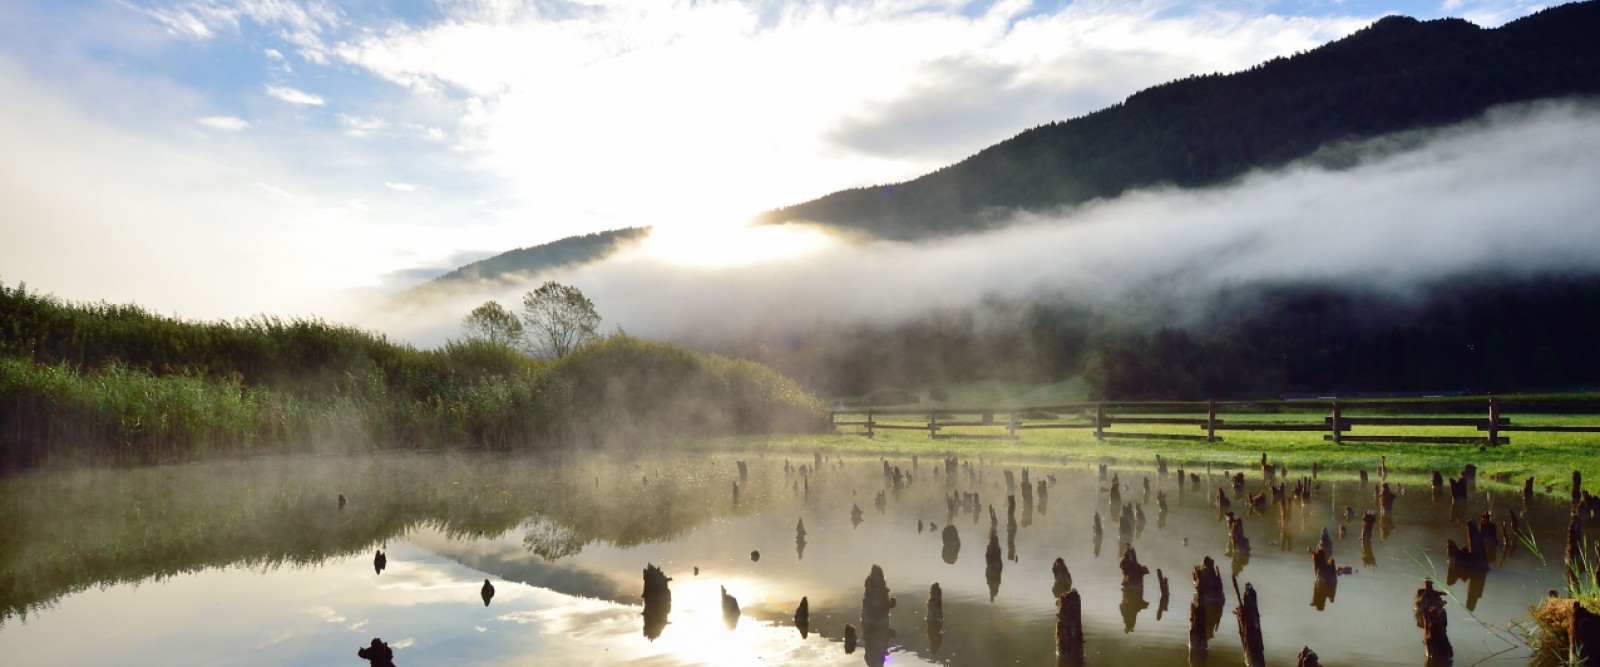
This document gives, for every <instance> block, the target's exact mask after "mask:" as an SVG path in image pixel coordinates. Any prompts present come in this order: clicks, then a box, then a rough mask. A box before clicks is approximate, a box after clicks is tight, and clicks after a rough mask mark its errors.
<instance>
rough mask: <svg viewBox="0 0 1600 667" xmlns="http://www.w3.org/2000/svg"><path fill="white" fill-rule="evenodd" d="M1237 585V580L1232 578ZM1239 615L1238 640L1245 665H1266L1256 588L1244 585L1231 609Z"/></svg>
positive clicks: (1253, 666) (1259, 666) (1264, 666)
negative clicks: (1242, 592)
mask: <svg viewBox="0 0 1600 667" xmlns="http://www.w3.org/2000/svg"><path fill="white" fill-rule="evenodd" d="M1234 582H1235V585H1237V583H1238V580H1237V579H1236V580H1234ZM1233 613H1234V615H1235V616H1238V617H1239V641H1240V642H1241V643H1243V644H1244V664H1245V667H1267V658H1266V648H1265V647H1264V646H1263V645H1262V640H1261V610H1260V608H1259V607H1257V605H1256V589H1255V586H1252V585H1250V584H1248V583H1247V584H1245V585H1244V596H1243V597H1241V598H1240V601H1239V607H1238V608H1237V609H1234V610H1233Z"/></svg>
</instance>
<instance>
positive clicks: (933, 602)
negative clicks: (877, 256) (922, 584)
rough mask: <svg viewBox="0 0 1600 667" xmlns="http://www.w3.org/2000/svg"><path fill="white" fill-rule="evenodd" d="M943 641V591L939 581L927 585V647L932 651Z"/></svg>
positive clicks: (936, 650) (937, 649) (935, 650)
mask: <svg viewBox="0 0 1600 667" xmlns="http://www.w3.org/2000/svg"><path fill="white" fill-rule="evenodd" d="M943 643H944V591H943V590H942V589H940V588H939V582H934V583H933V585H932V586H929V587H928V647H929V648H931V649H933V652H934V653H938V652H939V646H940V645H942V644H943Z"/></svg>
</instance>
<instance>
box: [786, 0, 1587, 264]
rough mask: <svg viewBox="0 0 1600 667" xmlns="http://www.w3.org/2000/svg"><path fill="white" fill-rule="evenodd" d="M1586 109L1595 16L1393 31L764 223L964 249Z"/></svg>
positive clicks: (1413, 25)
mask: <svg viewBox="0 0 1600 667" xmlns="http://www.w3.org/2000/svg"><path fill="white" fill-rule="evenodd" d="M1592 94H1600V2H1596V1H1591V2H1582V3H1573V4H1568V5H1563V6H1560V7H1555V8H1552V9H1547V10H1544V11H1541V12H1539V13H1537V14H1533V15H1530V16H1527V17H1524V18H1522V19H1519V20H1516V21H1513V22H1511V23H1507V24H1505V25H1503V26H1501V27H1499V28H1494V29H1483V28H1480V27H1478V26H1476V25H1473V24H1471V23H1468V22H1466V21H1464V20H1461V19H1439V20H1433V21H1418V20H1416V19H1412V18H1406V17H1400V16H1389V17H1385V18H1383V19H1381V20H1379V21H1377V22H1376V23H1374V24H1372V25H1371V26H1369V27H1367V28H1364V29H1362V30H1360V31H1357V32H1356V33H1354V34H1352V35H1350V36H1349V37H1346V38H1344V39H1340V40H1338V41H1335V42H1331V43H1328V44H1325V45H1323V46H1321V47H1318V48H1316V49H1313V50H1311V51H1308V52H1305V53H1299V54H1296V55H1294V56H1293V57H1288V58H1283V57H1280V58H1275V59H1273V60H1270V61H1268V62H1265V63H1262V64H1260V65H1257V66H1255V67H1252V68H1251V69H1249V70H1247V71H1242V72H1236V73H1233V74H1226V75H1223V74H1213V75H1206V76H1191V77H1189V78H1186V79H1182V80H1179V81H1173V82H1171V83H1166V84H1163V85H1160V86H1155V87H1153V88H1148V89H1145V90H1142V91H1139V92H1137V93H1135V94H1133V95H1132V96H1130V97H1128V99H1127V100H1126V101H1124V102H1123V103H1121V104H1118V105H1114V106H1111V107H1109V108H1106V109H1102V110H1100V111H1096V112H1094V113H1091V114H1088V115H1086V116H1082V117H1079V118H1075V119H1072V120H1069V121H1065V122H1056V123H1050V124H1048V125H1043V126H1040V127H1036V128H1033V129H1031V130H1027V131H1025V132H1023V133H1021V134H1018V135H1017V136H1015V137H1013V138H1011V139H1009V140H1007V141H1004V142H1001V143H999V144H996V145H994V146H991V147H989V148H986V149H984V150H982V151H980V152H978V153H977V154H976V155H973V156H972V157H969V158H967V159H965V160H963V161H961V162H959V163H956V164H954V165H950V166H947V167H944V168H941V169H939V170H938V171H935V172H933V173H931V174H927V175H924V176H921V177H919V178H916V179H913V180H911V181H907V182H904V183H897V184H893V185H891V186H873V187H867V188H856V189H852V190H843V191H840V192H835V193H833V194H830V195H827V196H824V197H822V198H819V199H815V200H812V201H809V202H805V203H802V204H797V205H794V206H789V207H786V208H780V209H777V210H774V211H770V212H768V213H766V214H764V215H763V216H762V221H763V222H767V223H783V222H797V221H809V222H816V223H823V224H828V225H834V226H838V227H845V228H853V229H859V230H862V231H866V232H868V233H870V234H873V235H876V236H878V237H882V238H891V239H918V238H927V237H933V236H941V235H951V234H959V233H965V232H970V231H977V230H981V229H985V228H989V227H993V226H996V225H998V224H999V223H1001V222H1002V221H1003V219H1004V217H1005V216H1006V215H1007V214H1008V213H1010V212H1012V211H1014V210H1017V209H1024V210H1042V209H1049V208H1053V207H1058V206H1063V205H1071V204H1078V203H1082V202H1086V201H1090V200H1093V199H1097V198H1103V197H1114V196H1116V195H1118V194H1120V193H1122V192H1124V191H1127V190H1130V189H1134V188H1142V187H1148V186H1154V185H1159V184H1171V185H1176V186H1180V187H1200V186H1207V185H1215V184H1219V183H1223V182H1226V181H1228V180H1229V179H1233V178H1236V177H1238V176H1241V175H1243V174H1244V173H1246V172H1248V171H1250V170H1252V169H1257V168H1262V167H1274V166H1281V165H1284V164H1286V163H1288V162H1290V161H1293V160H1296V159H1300V158H1304V157H1307V156H1310V155H1312V154H1313V153H1314V152H1316V150H1317V149H1318V148H1319V147H1322V146H1324V145H1327V144H1329V143H1333V142H1340V141H1345V140H1354V139H1362V138H1368V137H1373V136H1377V135H1381V134H1387V133H1392V132H1398V131H1403V130H1414V129H1422V128H1428V127H1435V126H1440V125H1446V124H1450V123H1455V122H1460V121H1462V120H1466V119H1469V118H1471V117H1473V116H1476V115H1478V114H1481V113H1483V112H1484V111H1485V110H1487V109H1488V108H1490V107H1492V106H1495V105H1498V104H1505V103H1510V102H1519V101H1527V100H1534V99H1539V98H1547V97H1561V96H1574V95H1592Z"/></svg>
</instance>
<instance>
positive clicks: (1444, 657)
mask: <svg viewBox="0 0 1600 667" xmlns="http://www.w3.org/2000/svg"><path fill="white" fill-rule="evenodd" d="M1412 611H1413V612H1414V613H1415V614H1416V619H1417V627H1419V628H1422V648H1423V651H1424V655H1426V656H1427V658H1428V659H1429V660H1434V661H1438V662H1446V663H1447V662H1450V661H1451V660H1452V659H1454V658H1455V649H1453V648H1451V647H1450V637H1449V636H1448V634H1447V633H1446V625H1447V624H1448V623H1447V619H1446V618H1445V613H1444V592H1443V591H1440V590H1437V589H1435V588H1434V587H1433V580H1432V579H1424V580H1422V588H1419V589H1417V596H1416V599H1415V600H1414V601H1413V602H1412Z"/></svg>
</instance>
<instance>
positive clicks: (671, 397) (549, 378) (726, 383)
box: [0, 284, 827, 472]
mask: <svg viewBox="0 0 1600 667" xmlns="http://www.w3.org/2000/svg"><path fill="white" fill-rule="evenodd" d="M826 419H827V415H826V413H825V412H824V411H823V409H822V404H821V403H820V402H819V401H818V400H816V398H815V397H813V396H811V395H810V394H809V393H807V392H805V391H803V390H802V389H800V388H799V386H797V385H796V384H795V383H794V382H792V381H790V380H789V379H787V378H785V377H783V376H781V375H779V374H777V373H775V372H773V371H771V370H770V369H767V368H766V367H764V366H761V365H758V364H755V363H751V362H746V361H740V360H733V359H727V358H722V357H717V356H713V355H706V354H701V353H698V352H694V351H691V350H689V349H687V348H684V347H682V346H678V345H672V344H667V343H654V342H648V341H643V340H639V339H636V338H633V337H630V336H627V335H624V334H614V335H611V336H607V337H604V338H602V339H601V340H599V341H596V342H594V343H591V344H587V345H584V346H582V347H580V348H579V349H578V350H576V351H574V352H573V353H572V354H569V355H567V356H565V357H562V358H561V359H558V360H555V361H541V360H537V359H531V358H528V357H526V356H524V355H522V354H520V353H519V352H517V351H516V350H513V349H512V348H510V347H508V346H505V345H498V344H492V343H487V342H483V341H464V342H451V343H449V344H446V345H445V346H443V347H441V348H438V349H430V350H419V349H416V348H413V347H411V346H409V345H402V344H398V343H394V342H391V341H389V340H388V339H386V338H385V337H383V336H380V335H376V334H373V333H370V332H366V331H362V330H359V329H356V328H353V327H348V326H342V325H336V324H330V323H327V322H322V321H320V320H281V319H278V318H270V317H258V318H254V319H247V320H239V321H235V322H193V321H186V320H180V319H176V318H170V317H164V316H160V315H156V314H153V313H150V312H148V311H146V310H144V309H141V308H138V307H136V306H123V305H111V304H105V303H101V304H77V303H67V302H64V301H62V300H60V299H57V298H55V297H52V296H47V295H40V294H37V293H30V292H29V291H27V288H26V287H25V286H21V285H19V286H17V287H7V286H6V285H4V284H0V472H4V471H8V470H16V469H22V468H28V467H33V466H39V465H45V464H52V463H64V464H83V463H112V464H142V463H160V462H174V461H187V460H195V459H200V458H206V457H211V456H243V455H256V454H273V453H328V452H339V451H364V450H373V449H433V448H462V449H476V450H539V449H553V448H558V447H593V446H600V445H605V446H613V445H615V446H632V447H639V446H654V445H657V444H660V443H661V442H664V441H668V440H672V439H676V438H680V437H698V436H709V435H727V434H739V433H765V432H770V431H773V430H780V431H817V430H819V429H821V428H824V427H825V424H826Z"/></svg>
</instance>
